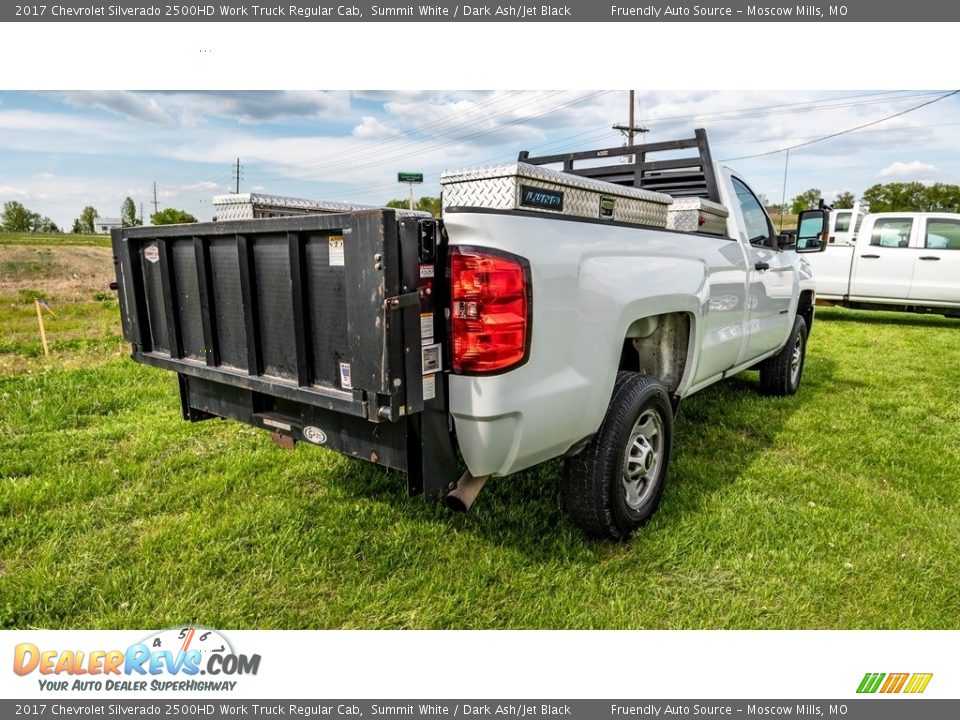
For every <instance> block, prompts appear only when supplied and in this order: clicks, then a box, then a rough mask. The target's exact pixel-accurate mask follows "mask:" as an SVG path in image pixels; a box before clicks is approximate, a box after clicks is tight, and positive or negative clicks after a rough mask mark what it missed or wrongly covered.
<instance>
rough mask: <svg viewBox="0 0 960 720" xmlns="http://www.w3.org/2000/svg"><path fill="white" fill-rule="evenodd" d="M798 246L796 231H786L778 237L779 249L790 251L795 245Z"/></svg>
mask: <svg viewBox="0 0 960 720" xmlns="http://www.w3.org/2000/svg"><path fill="white" fill-rule="evenodd" d="M796 244H797V231H796V230H792V229H791V230H784V231H783V232H782V233H780V234H779V235H777V247H779V248H781V249H783V250H790V249H792V248H793V246H794V245H796Z"/></svg>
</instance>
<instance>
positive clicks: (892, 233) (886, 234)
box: [870, 218, 913, 248]
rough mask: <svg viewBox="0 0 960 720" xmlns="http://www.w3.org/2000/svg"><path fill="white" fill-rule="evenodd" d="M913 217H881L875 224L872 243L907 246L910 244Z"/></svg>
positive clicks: (885, 245) (899, 246) (880, 245)
mask: <svg viewBox="0 0 960 720" xmlns="http://www.w3.org/2000/svg"><path fill="white" fill-rule="evenodd" d="M912 229H913V220H912V219H911V218H881V219H879V220H877V221H876V222H875V223H874V224H873V233H872V234H871V235H870V244H871V245H875V246H877V247H888V248H905V247H907V246H909V245H910V231H911V230H912Z"/></svg>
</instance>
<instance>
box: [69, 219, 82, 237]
mask: <svg viewBox="0 0 960 720" xmlns="http://www.w3.org/2000/svg"><path fill="white" fill-rule="evenodd" d="M70 232H72V233H73V234H75V235H79V234H80V233H82V232H83V226H81V225H80V218H74V219H73V227H72V228H71V229H70Z"/></svg>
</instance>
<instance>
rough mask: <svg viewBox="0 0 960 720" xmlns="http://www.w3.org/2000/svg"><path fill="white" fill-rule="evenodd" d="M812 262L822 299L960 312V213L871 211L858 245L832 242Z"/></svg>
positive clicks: (950, 313)
mask: <svg viewBox="0 0 960 720" xmlns="http://www.w3.org/2000/svg"><path fill="white" fill-rule="evenodd" d="M810 264H811V266H812V268H813V272H814V277H815V279H816V284H817V298H818V299H820V300H825V301H828V302H833V303H836V304H841V305H846V306H848V307H854V308H866V309H870V308H873V309H881V310H905V311H913V312H926V313H937V314H941V315H947V316H960V215H957V214H952V213H935V212H896V213H893V212H892V213H876V214H872V215H867V216H866V217H865V218H864V219H863V222H862V223H861V225H860V229H859V231H858V232H857V237H856V242H855V244H853V245H851V246H838V245H831V246H830V247H829V249H828V250H827V251H826V252H824V253H823V254H820V255H817V256H816V257H811V260H810Z"/></svg>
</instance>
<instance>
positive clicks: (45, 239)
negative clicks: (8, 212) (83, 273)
mask: <svg viewBox="0 0 960 720" xmlns="http://www.w3.org/2000/svg"><path fill="white" fill-rule="evenodd" d="M0 245H38V246H40V245H73V246H77V245H79V246H86V247H110V236H109V235H74V234H73V233H62V234H57V233H54V234H50V235H44V234H41V233H7V232H0Z"/></svg>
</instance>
